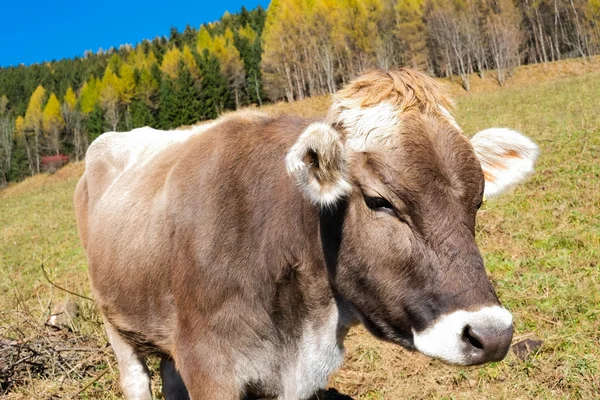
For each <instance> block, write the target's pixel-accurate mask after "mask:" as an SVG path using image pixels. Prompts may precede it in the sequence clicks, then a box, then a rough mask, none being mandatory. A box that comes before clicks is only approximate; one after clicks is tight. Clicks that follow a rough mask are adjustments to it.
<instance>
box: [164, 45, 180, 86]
mask: <svg viewBox="0 0 600 400" xmlns="http://www.w3.org/2000/svg"><path fill="white" fill-rule="evenodd" d="M179 61H181V51H180V50H179V49H178V48H177V47H173V48H172V49H170V50H169V51H167V52H166V53H165V56H164V57H163V61H162V64H161V65H160V70H161V71H162V72H163V73H164V74H165V75H167V76H168V77H169V78H171V79H174V78H176V77H177V66H178V65H179Z"/></svg>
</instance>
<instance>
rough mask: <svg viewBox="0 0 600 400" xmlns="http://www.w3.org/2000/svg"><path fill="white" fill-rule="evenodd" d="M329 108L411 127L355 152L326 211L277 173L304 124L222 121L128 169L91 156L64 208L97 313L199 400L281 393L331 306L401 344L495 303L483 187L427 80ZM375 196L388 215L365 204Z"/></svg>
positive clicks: (379, 77)
mask: <svg viewBox="0 0 600 400" xmlns="http://www.w3.org/2000/svg"><path fill="white" fill-rule="evenodd" d="M340 98H344V99H351V100H352V101H357V102H359V103H360V104H361V105H363V106H368V105H372V104H375V103H378V102H381V101H393V102H395V103H396V104H398V105H400V107H401V108H402V109H403V110H404V112H406V116H405V118H404V119H403V124H402V129H401V131H400V133H399V135H398V136H397V137H395V138H393V140H392V141H391V142H390V143H389V146H387V147H385V148H381V149H377V150H374V151H372V152H362V153H354V154H352V155H351V156H350V158H349V159H348V169H349V174H350V179H351V183H352V191H351V193H350V194H349V195H348V196H347V197H346V198H344V199H343V200H341V201H340V202H339V204H338V205H337V207H336V208H335V209H331V210H329V211H327V210H319V208H318V206H316V205H314V204H313V203H311V202H310V201H308V200H307V199H305V198H304V196H303V195H302V194H301V192H300V190H299V188H298V187H297V186H296V184H295V182H294V181H293V180H292V179H291V178H290V177H289V176H288V175H287V173H286V170H285V162H284V160H285V156H286V153H287V152H288V150H289V149H290V148H291V147H292V146H293V144H294V143H295V141H296V140H297V138H298V137H299V136H300V134H301V133H302V131H303V130H304V129H305V128H306V127H307V126H308V125H309V124H310V123H311V122H312V121H306V120H301V119H295V118H289V117H278V118H266V117H252V118H250V117H248V116H246V115H244V116H243V117H240V118H237V117H236V116H235V114H234V115H230V116H228V117H227V119H226V120H225V121H223V122H222V123H220V124H218V125H216V126H214V127H212V128H210V129H209V130H208V131H207V132H205V133H203V134H199V135H195V136H192V137H190V138H189V139H188V140H186V141H184V142H181V143H177V144H175V145H172V146H171V147H170V148H168V149H167V150H165V151H163V152H162V153H160V154H159V155H158V156H156V157H155V158H154V159H152V160H151V162H149V163H148V164H147V165H146V166H145V167H144V168H133V169H131V170H126V171H125V172H123V173H122V174H120V175H119V171H122V168H123V166H122V161H123V160H121V162H119V160H113V159H111V157H110V155H109V154H107V155H106V157H88V160H93V161H88V165H87V170H86V173H85V174H84V176H83V177H82V179H81V181H80V182H79V185H78V186H77V189H76V192H75V207H76V213H77V220H78V227H79V232H80V236H81V238H82V242H83V245H84V247H85V249H86V254H87V257H88V263H89V273H90V280H91V283H92V289H93V292H94V295H95V298H96V301H97V303H98V306H99V308H100V310H101V312H102V314H103V315H104V316H105V318H106V319H107V321H109V322H110V323H111V324H112V325H113V326H115V327H116V329H117V330H118V331H119V334H120V335H121V336H122V337H123V338H124V339H126V340H128V341H129V342H130V343H132V344H133V345H134V346H136V347H137V348H139V350H140V351H141V352H142V351H146V352H156V353H159V354H162V355H165V356H168V357H172V358H173V359H174V361H175V364H176V366H177V369H178V370H179V372H180V374H181V376H182V378H183V380H184V382H185V384H186V387H187V389H188V391H189V393H190V395H191V397H192V398H195V399H209V398H219V399H237V398H239V396H240V395H241V394H242V393H244V392H256V393H260V394H267V395H273V396H277V395H282V393H283V390H284V388H283V386H282V385H283V383H282V382H281V379H282V378H281V376H282V375H281V374H282V373H283V372H282V371H284V370H285V368H287V367H288V366H289V365H294V362H295V361H294V360H295V359H296V358H295V357H298V354H299V352H300V351H301V349H299V343H300V342H301V340H302V337H303V336H302V335H303V330H302V327H303V326H304V324H305V323H306V322H307V321H308V322H310V323H311V324H313V325H315V326H319V325H321V324H324V323H325V322H324V321H325V320H326V319H327V318H328V314H327V312H328V311H327V310H328V309H329V308H328V307H329V306H330V305H331V304H336V305H337V308H338V310H341V312H342V313H347V314H348V315H352V317H351V318H350V319H349V321H350V322H348V323H351V322H352V321H351V320H353V319H354V318H357V319H358V320H360V321H362V322H363V323H364V324H365V325H366V326H367V327H368V328H369V329H370V330H371V332H373V333H374V334H375V335H377V336H379V337H381V338H383V339H386V340H391V341H394V342H396V343H399V344H402V345H404V346H406V347H408V348H412V343H411V335H412V334H411V328H413V329H417V330H420V329H424V328H425V327H426V326H427V325H428V324H429V323H431V322H432V321H433V320H435V319H436V318H437V317H439V315H441V314H443V313H447V312H450V311H453V310H457V309H471V308H477V307H481V306H484V305H497V304H498V300H497V298H496V295H495V293H494V290H493V289H492V287H491V285H490V283H489V281H488V280H487V277H486V274H485V271H484V269H483V263H482V260H481V256H480V255H479V252H478V250H477V247H476V245H475V241H474V224H475V213H476V208H477V204H478V203H479V202H480V200H481V193H482V188H483V175H482V172H481V168H480V167H479V163H478V161H477V159H476V156H475V155H474V153H473V150H472V147H471V146H470V144H469V142H468V140H466V139H465V138H464V137H463V136H462V135H461V134H460V132H458V131H457V130H456V129H453V128H452V127H450V126H449V125H448V124H446V123H441V122H440V117H441V115H440V113H439V111H438V110H436V108H435V107H434V106H433V104H439V103H440V101H441V103H442V104H443V105H444V106H447V107H448V106H449V105H450V104H449V102H448V101H447V99H446V98H445V97H444V96H443V95H441V94H440V92H439V88H438V87H437V85H435V84H434V82H433V81H432V80H431V79H429V78H426V79H425V78H423V75H422V74H419V73H416V72H413V71H408V70H402V71H400V72H398V73H382V72H372V73H370V74H367V75H366V76H364V77H363V78H359V79H358V80H356V81H354V82H353V83H352V84H350V86H349V87H348V88H346V89H344V90H342V91H341V92H340V93H339V94H338V95H337V96H336V99H338V100H339V99H340ZM338 100H336V101H338ZM90 151H91V152H94V147H93V146H92V150H90ZM315 162H316V161H315V160H314V159H313V160H312V161H311V163H313V164H315ZM315 167H316V165H315ZM119 168H121V170H119ZM111 171H112V172H111ZM116 176H119V177H118V178H115V177H116ZM372 196H381V197H384V198H386V199H387V200H389V201H390V203H392V204H393V205H394V207H395V212H394V213H395V215H391V214H387V213H381V212H379V211H374V210H372V209H370V208H369V207H367V205H366V203H365V198H366V197H372ZM340 323H341V322H340ZM346 331H347V326H340V330H339V332H341V333H340V334H339V340H340V346H341V340H343V336H344V334H345V332H346ZM252 365H254V366H261V368H263V367H264V368H265V371H266V372H264V374H267V375H265V376H262V375H261V376H260V377H259V376H255V375H256V373H255V375H252V374H253V372H252V371H251V367H250V366H252ZM244 368H245V369H244ZM261 373H262V372H261ZM242 376H243V377H242ZM278 379H279V380H278Z"/></svg>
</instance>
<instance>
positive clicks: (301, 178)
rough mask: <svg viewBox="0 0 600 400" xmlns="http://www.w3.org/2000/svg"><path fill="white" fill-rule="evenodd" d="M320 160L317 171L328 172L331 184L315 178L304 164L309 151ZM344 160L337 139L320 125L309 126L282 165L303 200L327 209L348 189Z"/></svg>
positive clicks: (339, 142) (339, 136)
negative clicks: (319, 169)
mask: <svg viewBox="0 0 600 400" xmlns="http://www.w3.org/2000/svg"><path fill="white" fill-rule="evenodd" d="M311 150H312V151H314V152H315V153H316V154H317V155H318V157H319V159H320V160H322V161H321V162H320V168H329V169H330V170H329V171H328V172H329V175H330V176H331V179H332V181H331V182H323V181H322V180H320V179H318V178H317V177H316V176H315V173H314V171H313V166H312V165H310V164H307V163H306V162H305V157H306V155H307V153H308V152H309V151H311ZM345 163H346V160H345V154H344V145H343V140H342V137H341V135H340V134H339V133H338V132H337V131H336V130H335V129H333V128H332V127H331V126H329V125H327V124H324V123H320V122H317V123H314V124H311V125H309V126H308V127H307V128H306V129H305V130H304V132H302V134H301V135H300V137H299V138H298V140H296V143H294V145H293V146H292V148H291V149H290V150H289V151H288V154H287V156H286V158H285V164H286V168H287V171H288V174H289V175H290V176H292V177H294V178H295V179H296V182H297V183H298V185H299V186H300V187H301V188H302V191H303V192H304V193H305V194H306V196H307V197H308V198H309V199H310V200H311V201H312V202H314V203H315V204H319V205H321V206H323V207H329V206H331V205H333V204H335V203H336V202H337V201H338V200H339V199H340V198H342V197H344V196H346V195H347V194H348V193H349V192H350V190H351V189H352V186H351V185H350V183H349V182H348V180H347V178H346V165H345Z"/></svg>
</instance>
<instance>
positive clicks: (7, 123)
mask: <svg viewBox="0 0 600 400" xmlns="http://www.w3.org/2000/svg"><path fill="white" fill-rule="evenodd" d="M14 130H15V122H14V120H13V118H12V116H11V115H10V113H9V110H8V98H7V97H6V96H5V95H3V96H2V97H0V187H2V186H4V185H6V184H7V183H8V179H9V176H10V169H11V166H12V150H13V137H14Z"/></svg>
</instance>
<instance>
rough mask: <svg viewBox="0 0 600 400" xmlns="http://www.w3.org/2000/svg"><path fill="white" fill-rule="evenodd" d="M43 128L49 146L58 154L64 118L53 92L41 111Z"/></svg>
mask: <svg viewBox="0 0 600 400" xmlns="http://www.w3.org/2000/svg"><path fill="white" fill-rule="evenodd" d="M42 123H43V128H44V133H45V134H46V137H48V138H49V139H50V146H51V147H52V150H53V151H54V152H55V154H56V155H59V154H60V133H61V131H62V130H63V128H64V127H65V120H64V119H63V116H62V114H61V111H60V102H59V101H58V98H57V97H56V95H55V94H54V93H52V94H50V98H49V99H48V102H47V103H46V107H45V108H44V112H43V119H42Z"/></svg>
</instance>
